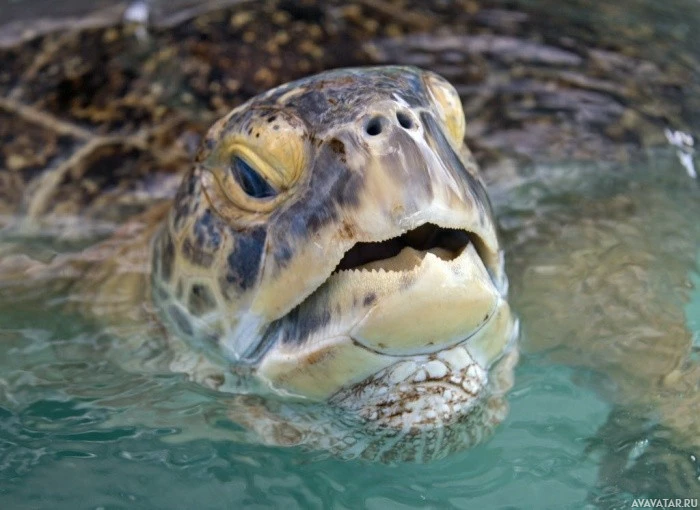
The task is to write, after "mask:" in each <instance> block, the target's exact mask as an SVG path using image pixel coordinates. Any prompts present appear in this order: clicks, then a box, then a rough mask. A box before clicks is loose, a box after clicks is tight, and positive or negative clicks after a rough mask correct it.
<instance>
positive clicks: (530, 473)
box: [0, 151, 700, 509]
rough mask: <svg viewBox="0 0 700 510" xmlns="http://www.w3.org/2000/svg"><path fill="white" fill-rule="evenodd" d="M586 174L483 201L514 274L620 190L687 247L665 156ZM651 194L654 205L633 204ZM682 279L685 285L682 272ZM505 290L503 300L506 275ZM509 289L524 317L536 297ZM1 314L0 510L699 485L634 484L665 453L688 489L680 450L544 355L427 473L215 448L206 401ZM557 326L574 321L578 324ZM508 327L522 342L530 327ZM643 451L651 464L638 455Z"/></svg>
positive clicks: (512, 504) (69, 331)
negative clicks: (493, 426)
mask: <svg viewBox="0 0 700 510" xmlns="http://www.w3.org/2000/svg"><path fill="white" fill-rule="evenodd" d="M601 170H603V169H601V168H598V167H596V166H594V165H575V164H568V165H557V166H551V165H550V166H548V167H544V166H543V167H533V168H532V169H531V173H530V175H531V178H530V179H525V180H524V181H523V182H521V183H519V184H518V183H516V184H517V185H515V184H514V186H513V187H512V188H508V189H501V190H500V191H499V190H494V200H495V203H496V207H497V209H499V210H500V211H501V216H502V222H503V230H504V232H505V239H506V241H507V243H508V246H509V247H510V250H511V252H510V253H509V256H510V257H511V258H513V259H515V260H516V261H518V262H516V263H515V267H516V269H520V270H522V269H523V268H522V267H520V266H518V265H519V264H522V263H525V264H527V263H528V262H527V261H528V260H529V259H527V257H526V258H525V259H524V261H523V258H522V257H523V255H522V253H523V252H524V247H525V246H527V245H528V244H529V243H531V242H533V241H532V239H537V240H539V241H538V242H541V238H538V237H537V236H538V235H540V236H541V235H542V232H546V229H544V228H543V227H542V226H543V225H545V226H546V225H547V224H548V222H550V220H552V219H555V220H557V221H559V223H558V225H559V226H560V227H561V229H562V231H563V230H565V229H569V228H573V227H572V226H571V225H567V223H566V222H567V221H574V220H571V218H573V219H575V218H577V215H576V214H569V213H570V212H571V211H574V212H576V211H577V208H578V207H580V205H581V204H582V203H593V204H597V203H600V204H605V203H606V201H609V200H611V197H612V198H613V199H614V197H615V196H616V194H618V193H622V194H625V195H626V196H629V197H631V200H632V201H633V203H635V204H636V206H638V207H641V209H635V210H639V211H642V212H641V213H640V214H643V215H644V218H645V222H646V223H645V225H646V228H648V229H649V231H650V232H654V235H656V236H664V235H666V233H678V232H677V231H678V230H679V229H681V233H680V234H681V236H683V237H684V238H685V240H686V241H687V242H686V243H685V244H684V246H686V247H687V246H691V247H692V246H694V247H695V249H696V250H697V247H698V246H699V245H700V244H699V241H700V234H699V233H698V229H697V228H693V227H692V225H693V224H694V223H695V221H694V220H692V216H691V217H690V219H689V215H690V214H692V213H693V212H694V211H697V210H698V206H699V204H700V201H699V200H698V196H699V195H698V193H699V190H698V187H697V183H696V182H694V181H692V180H691V179H690V178H689V177H687V175H686V174H685V173H684V171H683V168H682V167H681V166H680V164H679V163H678V162H677V160H676V159H675V154H674V153H673V151H664V152H661V153H659V154H657V155H652V157H651V160H650V163H649V164H645V165H635V166H630V167H628V168H620V167H615V168H606V169H604V170H605V171H601ZM543 179H544V182H546V183H547V186H545V187H543V186H542V182H543ZM640 193H641V194H640ZM649 193H651V196H654V197H657V198H658V197H661V200H663V203H664V204H666V209H664V210H659V209H649V210H647V209H645V208H644V206H645V205H646V203H637V202H635V201H636V200H642V199H645V200H648V197H649ZM637 195H639V197H640V198H637ZM613 202H614V200H613ZM657 205H658V204H657ZM603 207H605V206H603ZM669 208H670V209H669ZM696 217H700V215H699V216H696ZM562 218H564V219H562ZM566 218H570V219H568V220H567V219H566ZM630 221H631V220H630ZM688 225H690V227H689V226H688ZM624 232H625V228H624V222H623V223H622V224H620V230H619V234H620V235H624ZM654 245H658V243H655V244H654ZM559 246H560V248H561V249H562V250H566V249H567V245H566V244H560V245H559ZM677 247H678V246H676V245H674V246H673V249H675V248H677ZM547 249H548V248H547V246H546V245H543V246H542V250H547ZM571 255H572V256H574V254H573V253H572V254H571ZM677 255H678V257H679V258H680V259H682V260H686V259H687V258H688V254H687V253H685V254H677ZM681 255H682V256H681ZM675 256H676V255H674V254H671V255H669V257H671V258H672V257H675ZM689 256H690V259H691V260H692V258H693V257H694V254H690V255H689ZM518 257H520V258H518ZM669 260H670V259H669ZM532 263H533V264H534V263H535V262H532ZM676 266H677V264H676V263H675V262H674V261H673V260H671V267H674V268H675V267H676ZM685 270H686V271H687V274H686V276H687V277H688V278H693V279H694V281H695V284H696V286H697V282H698V267H693V265H692V264H690V265H688V266H687V267H686V268H685ZM660 278H661V279H662V280H663V279H664V278H666V275H665V274H661V275H660ZM511 280H512V282H513V283H514V285H515V288H516V290H517V288H518V283H517V282H518V281H519V277H518V275H511ZM519 292H520V294H519V295H518V296H517V299H516V302H521V303H523V304H528V303H529V304H532V303H533V302H534V303H536V302H537V301H538V300H541V299H542V298H544V297H546V296H538V295H536V294H535V295H530V294H527V292H523V291H522V290H521V291H519ZM692 296H693V300H694V301H692V302H691V303H690V304H688V305H687V308H686V320H687V324H688V326H690V327H692V328H693V329H694V331H695V336H696V338H697V336H698V335H700V327H699V326H698V325H699V324H700V296H699V294H698V290H697V288H696V289H695V290H694V291H693V294H692ZM523 308H524V310H526V311H527V310H530V309H531V307H530V308H528V306H524V307H523ZM562 309H564V310H566V304H565V303H564V304H563V305H562ZM12 312H13V311H12V310H6V311H4V312H3V313H4V317H5V319H4V320H3V329H2V330H1V331H0V374H2V376H1V377H0V507H1V508H10V509H24V508H47V509H48V508H50V509H62V508H66V509H74V508H93V509H97V508H149V509H153V508H164V509H165V508H243V507H245V508H288V509H292V508H339V509H340V508H347V509H354V508H369V509H389V508H392V509H393V508H581V507H583V506H586V505H590V506H591V507H595V506H601V507H610V506H614V505H616V504H617V505H622V506H625V505H627V506H629V504H630V502H631V501H632V498H633V497H642V496H647V495H651V496H657V497H676V496H677V497H682V496H686V497H690V496H691V495H697V494H698V493H699V492H700V488H699V487H700V482H698V485H696V486H694V487H691V488H690V489H689V492H688V493H686V494H680V493H679V492H678V491H677V490H672V489H670V488H669V489H668V490H666V491H664V489H663V487H665V486H666V485H664V484H665V483H666V482H662V483H661V485H659V486H654V485H653V484H652V485H649V483H650V480H651V481H654V480H657V479H658V476H657V471H655V469H656V467H655V466H657V464H656V463H657V461H658V459H659V458H662V457H663V455H661V457H660V456H659V454H660V453H672V454H673V455H676V456H679V458H680V459H681V460H680V462H681V463H683V462H684V463H685V464H683V466H684V467H683V469H684V470H685V471H686V472H687V473H690V476H695V474H694V472H693V470H694V469H695V470H697V469H700V468H699V467H698V466H697V465H693V462H692V460H691V457H690V455H692V454H693V451H692V449H691V448H690V447H684V446H683V445H682V444H681V445H680V446H678V444H675V443H673V433H665V432H664V431H663V429H661V431H659V430H658V429H657V428H654V427H649V426H646V427H642V428H641V429H640V428H639V427H637V426H633V424H634V423H637V422H635V421H634V420H631V419H630V420H627V419H625V418H628V417H630V413H628V412H627V411H626V410H625V408H624V407H620V406H619V405H618V406H615V405H613V404H612V403H611V402H613V401H614V400H615V399H614V398H613V394H614V392H613V391H612V390H610V388H609V387H607V386H606V384H605V381H604V379H605V378H604V377H602V376H599V375H596V373H595V372H594V371H591V370H589V369H586V368H572V367H569V366H565V365H562V364H558V363H555V362H553V361H552V360H551V358H550V357H549V355H548V352H547V351H546V350H545V351H543V352H537V350H536V349H533V350H531V351H530V352H527V351H526V352H525V354H524V355H523V357H522V358H521V362H520V364H519V366H518V368H517V371H516V379H515V381H516V382H515V386H514V388H513V390H512V391H511V393H510V397H509V402H510V405H511V411H510V414H509V417H508V418H507V420H506V421H505V422H504V423H503V424H502V425H501V426H500V427H499V428H498V430H497V432H496V434H495V435H494V436H493V437H492V438H491V439H490V440H488V441H487V442H486V443H484V444H482V445H480V446H478V447H476V448H473V449H471V450H469V451H462V452H458V453H455V454H453V455H451V456H449V457H448V458H446V459H444V460H441V461H436V462H431V463H428V464H422V465H421V464H398V465H382V464H376V463H367V462H363V461H341V460H338V459H334V458H332V457H329V456H328V455H326V454H323V453H322V452H308V451H304V450H303V449H300V448H291V449H284V448H273V447H267V446H262V445H253V444H247V443H245V442H241V441H235V440H234V441H231V440H227V439H226V436H227V434H231V435H232V436H231V437H234V435H235V434H236V433H237V432H240V429H238V428H237V426H236V425H235V424H234V423H232V422H231V421H229V420H228V419H227V418H226V417H225V403H224V402H222V401H221V399H219V398H217V395H216V394H214V393H212V392H209V391H206V390H203V389H202V388H200V387H198V386H196V385H194V384H191V383H188V382H186V381H184V380H183V379H182V377H180V376H176V375H172V376H157V377H156V376H146V375H143V374H134V373H128V372H125V371H124V370H122V369H121V368H119V367H118V366H116V365H115V364H113V363H110V361H109V360H108V359H104V358H103V357H101V356H100V346H101V345H103V342H104V340H103V339H102V338H101V336H100V332H94V331H90V330H89V329H87V327H85V326H82V325H80V324H78V323H75V322H71V323H68V324H67V323H66V318H62V317H45V316H42V315H41V312H39V311H37V312H34V314H33V315H32V317H31V320H28V319H27V317H26V316H18V317H17V318H16V320H14V321H13V319H12V318H11V316H12ZM569 313H570V316H571V318H572V320H573V319H574V318H575V315H576V314H577V313H578V311H577V310H576V309H570V310H569ZM8 317H10V318H9V319H8ZM521 319H522V324H523V329H524V331H526V332H527V331H528V326H529V324H530V323H531V322H533V321H534V320H535V319H536V317H535V316H529V315H528V314H527V313H521ZM71 320H72V319H71ZM650 320H651V318H650ZM13 322H15V323H16V324H15V325H13ZM552 327H556V321H553V322H552ZM531 329H532V328H530V330H531ZM588 334H590V335H591V336H592V335H596V334H598V333H597V332H595V331H591V332H589V333H588ZM524 340H525V342H524V343H525V345H527V343H528V342H527V339H524ZM86 353H87V355H86ZM611 413H613V417H615V420H613V422H612V423H613V425H612V426H610V423H611V421H610V419H609V417H610V416H611ZM693 419H695V418H693ZM606 423H607V426H604V425H605V424H606ZM669 438H670V439H669ZM649 445H651V446H652V447H653V448H652V450H653V453H654V455H648V459H647V455H646V453H645V452H648V451H649V448H650V447H649ZM666 450H667V451H666ZM694 453H695V455H697V454H698V453H700V452H694ZM620 458H622V463H621V464H619V462H620ZM615 462H618V464H619V465H616V464H615ZM645 462H648V464H644V463H645ZM611 463H612V467H610V466H611ZM615 466H617V467H615ZM639 473H642V474H644V473H646V475H645V476H640V474H639ZM698 474H700V472H698ZM645 484H646V485H645ZM635 487H637V488H636V489H635ZM659 487H662V488H661V489H660V488H659Z"/></svg>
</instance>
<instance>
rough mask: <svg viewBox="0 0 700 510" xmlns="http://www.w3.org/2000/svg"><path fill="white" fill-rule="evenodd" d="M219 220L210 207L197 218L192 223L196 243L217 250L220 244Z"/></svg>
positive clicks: (220, 226)
mask: <svg viewBox="0 0 700 510" xmlns="http://www.w3.org/2000/svg"><path fill="white" fill-rule="evenodd" d="M221 228H222V225H221V221H220V220H219V219H218V218H216V217H215V216H214V215H213V214H212V213H211V210H210V209H205V211H204V213H203V214H202V215H201V216H200V217H199V218H197V221H195V223H194V235H195V239H196V241H197V245H198V246H200V247H202V248H208V249H211V250H217V249H218V248H219V246H221V232H220V229H221Z"/></svg>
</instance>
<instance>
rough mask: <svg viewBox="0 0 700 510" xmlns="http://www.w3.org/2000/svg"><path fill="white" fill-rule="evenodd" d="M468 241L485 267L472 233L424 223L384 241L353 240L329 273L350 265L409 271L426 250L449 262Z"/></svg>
mask: <svg viewBox="0 0 700 510" xmlns="http://www.w3.org/2000/svg"><path fill="white" fill-rule="evenodd" d="M469 244H473V245H474V247H475V249H476V251H477V253H478V254H479V257H480V258H481V260H482V262H483V263H484V265H485V266H486V267H487V269H489V268H490V267H489V266H490V261H489V260H488V257H485V256H484V252H485V250H484V243H483V242H482V241H481V239H480V238H479V237H478V236H477V235H476V234H473V233H471V232H468V231H466V230H460V229H455V228H444V227H440V226H438V225H435V224H433V223H425V224H423V225H421V226H419V227H417V228H414V229H412V230H409V231H408V232H405V233H403V234H402V235H400V236H397V237H393V238H391V239H387V240H385V241H380V242H358V243H355V245H354V246H353V247H352V248H350V250H348V251H347V252H346V253H345V255H344V256H343V258H342V259H341V260H340V262H339V263H338V265H337V266H336V268H335V269H334V270H333V273H332V274H336V273H338V272H340V271H347V270H351V269H355V270H366V271H371V270H379V269H383V270H384V271H411V270H413V269H414V268H415V267H416V266H418V265H420V263H421V262H422V261H423V259H424V258H425V256H426V255H427V254H428V253H431V254H433V255H435V256H436V257H438V258H439V259H441V260H443V261H446V262H449V261H451V260H454V259H456V258H457V257H459V256H460V255H461V254H462V252H463V251H464V249H465V248H466V247H467V246H468V245H469Z"/></svg>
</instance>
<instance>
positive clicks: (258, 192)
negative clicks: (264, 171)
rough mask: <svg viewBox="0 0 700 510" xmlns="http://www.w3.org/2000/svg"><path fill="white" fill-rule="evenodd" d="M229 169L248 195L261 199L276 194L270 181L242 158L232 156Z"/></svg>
mask: <svg viewBox="0 0 700 510" xmlns="http://www.w3.org/2000/svg"><path fill="white" fill-rule="evenodd" d="M229 169H230V172H231V175H232V176H233V178H234V179H235V180H236V182H237V183H238V184H239V185H240V187H241V189H243V191H245V193H246V194H247V195H248V196H251V197H253V198H261V199H262V198H271V197H274V196H275V195H277V192H276V191H275V189H274V188H273V187H272V186H270V183H268V182H267V181H266V180H265V178H264V177H263V176H262V175H260V174H259V173H258V172H257V171H256V170H255V169H254V168H253V167H252V166H250V164H248V162H247V161H245V160H244V159H243V158H241V157H239V156H234V157H233V158H232V159H231V166H230V167H229Z"/></svg>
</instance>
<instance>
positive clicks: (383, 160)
mask: <svg viewBox="0 0 700 510" xmlns="http://www.w3.org/2000/svg"><path fill="white" fill-rule="evenodd" d="M464 133H465V120H464V114H463V111H462V107H461V103H460V100H459V97H458V95H457V93H456V91H455V90H454V88H453V87H452V86H451V85H450V84H449V83H448V82H447V81H445V80H444V79H442V78H441V77H439V76H438V75H436V74H434V73H430V72H426V71H422V70H419V69H415V68H406V67H383V68H358V69H345V70H337V71H331V72H327V73H323V74H320V75H317V76H314V77H311V78H307V79H304V80H301V81H297V82H293V83H290V84H287V85H283V86H281V87H278V88H276V89H273V90H271V91H269V92H267V93H266V94H263V95H261V96H258V97H256V98H253V99H252V100H250V101H249V102H247V103H245V104H244V105H242V106H240V107H238V108H236V109H235V110H233V111H232V112H231V113H230V114H229V115H227V116H226V117H225V118H223V119H221V120H220V121H218V122H217V123H216V124H215V125H214V126H213V127H212V128H211V130H210V131H209V133H208V135H207V136H206V138H205V140H204V142H203V146H202V148H201V150H200V154H199V155H198V158H197V163H196V165H195V167H194V168H193V169H192V170H191V171H190V172H189V174H188V175H187V176H186V178H185V179H184V181H183V183H182V186H181V188H180V190H179V192H178V195H177V197H176V199H175V203H174V206H173V209H172V212H171V214H170V217H169V219H168V223H167V225H166V226H165V228H164V229H163V230H162V232H161V234H160V236H159V238H158V239H157V241H156V243H155V256H154V273H153V274H154V278H153V279H154V289H155V290H154V292H155V297H156V300H157V302H158V303H159V305H160V308H161V309H162V310H163V313H164V314H165V316H166V317H168V318H169V322H170V323H171V324H172V325H173V326H174V328H175V329H176V330H177V332H178V334H179V335H180V336H182V337H184V338H186V339H188V340H190V341H191V342H192V343H194V344H196V345H198V346H201V347H203V348H205V349H207V350H208V351H210V352H214V353H216V355H218V356H220V357H221V358H223V359H225V360H226V361H227V362H228V363H232V364H234V365H236V366H246V367H249V368H250V373H251V374H253V375H254V376H255V377H257V378H259V379H260V380H261V381H264V383H265V385H266V386H267V387H269V388H271V389H272V390H273V391H276V392H278V393H282V394H286V395H297V396H300V397H304V398H307V399H313V400H318V401H329V400H330V401H333V402H335V403H336V404H337V405H338V406H341V407H344V408H348V409H352V410H354V411H355V412H356V413H357V414H359V415H361V416H362V417H363V418H365V419H366V420H368V421H375V422H377V423H381V424H382V426H391V427H405V426H406V425H407V424H408V425H410V426H411V427H418V428H420V427H423V426H426V427H430V426H434V425H435V424H436V423H446V422H449V421H451V420H453V419H454V418H455V417H457V416H459V415H460V414H463V413H465V412H467V411H468V409H469V408H470V407H471V406H473V405H475V403H476V402H477V401H478V400H479V398H480V396H481V394H482V390H484V389H485V388H486V387H487V382H488V375H487V372H488V369H489V367H490V366H491V365H492V363H494V362H495V361H496V360H497V359H499V358H500V357H501V355H502V354H503V352H504V351H505V350H506V349H507V346H508V345H509V344H510V340H511V338H512V337H513V336H514V330H515V328H514V321H513V319H512V317H511V315H510V311H509V308H508V305H507V302H506V301H505V293H506V287H507V285H506V278H505V275H504V272H503V261H502V256H501V248H500V246H499V242H498V238H497V235H496V228H495V223H494V219H493V217H492V212H491V208H490V205H489V200H488V197H487V195H486V192H485V189H484V186H483V184H482V182H481V180H480V177H479V175H478V170H477V167H476V164H475V163H474V160H473V158H472V156H471V154H470V152H469V150H468V149H467V147H466V146H465V144H464V140H463V139H464Z"/></svg>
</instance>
